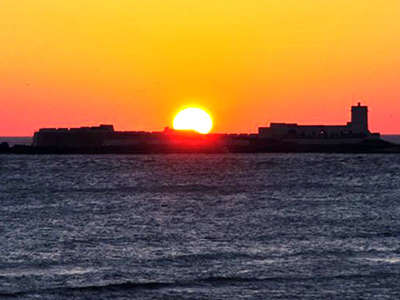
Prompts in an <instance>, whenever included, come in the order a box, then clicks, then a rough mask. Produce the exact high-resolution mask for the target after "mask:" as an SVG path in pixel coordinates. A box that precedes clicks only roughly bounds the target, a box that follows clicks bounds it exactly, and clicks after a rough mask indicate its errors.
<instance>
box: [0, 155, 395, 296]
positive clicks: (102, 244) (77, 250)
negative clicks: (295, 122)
mask: <svg viewBox="0 0 400 300" xmlns="http://www.w3.org/2000/svg"><path fill="white" fill-rule="evenodd" d="M399 183H400V156H399V155H316V154H260V155H254V154H251V155H234V154H228V155H159V156H157V155H154V156H146V155H142V156H112V155H110V156H10V155H3V156H0V201H1V205H0V297H1V298H2V299H3V298H4V299H8V298H9V299H15V298H20V299H134V298H137V299H154V298H164V299H165V298H166V299H169V298H170V299H266V298H268V299H273V298H276V299H278V298H279V299H293V298H301V299H326V298H337V299H355V298H376V299H385V298H386V299H393V298H398V297H399V296H400V288H399V287H398V280H399V278H400V184H399Z"/></svg>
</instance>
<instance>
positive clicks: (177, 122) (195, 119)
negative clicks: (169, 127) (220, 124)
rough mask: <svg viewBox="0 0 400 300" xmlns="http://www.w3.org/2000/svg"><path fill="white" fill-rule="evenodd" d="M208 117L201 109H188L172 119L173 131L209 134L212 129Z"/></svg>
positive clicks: (210, 120)
mask: <svg viewBox="0 0 400 300" xmlns="http://www.w3.org/2000/svg"><path fill="white" fill-rule="evenodd" d="M212 125H213V123H212V119H211V117H210V115H209V114H208V113H207V112H205V111H204V110H202V109H201V108H196V107H189V108H186V109H183V110H181V111H180V112H179V113H178V114H177V115H176V116H175V118H174V122H173V127H174V129H175V130H194V131H197V132H199V133H203V134H206V133H209V132H210V130H211V128H212Z"/></svg>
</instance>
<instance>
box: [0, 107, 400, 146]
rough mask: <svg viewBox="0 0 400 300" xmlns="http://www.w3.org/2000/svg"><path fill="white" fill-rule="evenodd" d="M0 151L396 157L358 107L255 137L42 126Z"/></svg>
mask: <svg viewBox="0 0 400 300" xmlns="http://www.w3.org/2000/svg"><path fill="white" fill-rule="evenodd" d="M0 152H1V153H20V154H127V153H258V152H325V153H400V145H396V144H392V143H389V142H386V141H384V140H382V139H381V138H380V134H379V133H371V132H370V131H369V129H368V107H367V106H362V105H361V104H360V103H358V105H357V106H353V107H352V109H351V121H350V122H348V123H347V124H346V125H338V126H332V125H298V124H287V123H271V124H270V127H260V128H259V129H258V133H257V134H199V133H196V132H194V131H181V130H173V129H170V128H168V127H167V128H165V130H164V131H160V132H145V131H115V130H114V127H113V125H100V126H95V127H80V128H69V129H68V128H42V129H40V130H39V131H38V132H35V134H34V137H33V144H32V145H31V146H23V145H14V146H13V147H9V146H8V145H6V144H4V143H3V144H1V145H0Z"/></svg>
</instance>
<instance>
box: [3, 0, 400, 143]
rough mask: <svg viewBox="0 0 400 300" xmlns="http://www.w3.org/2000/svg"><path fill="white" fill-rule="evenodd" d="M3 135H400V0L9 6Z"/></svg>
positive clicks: (33, 2)
mask: <svg viewBox="0 0 400 300" xmlns="http://www.w3.org/2000/svg"><path fill="white" fill-rule="evenodd" d="M0 28H1V30H0V136H24V135H32V133H33V132H34V131H35V130H37V129H38V128H40V127H73V126H83V125H96V124H99V123H112V124H114V125H115V127H116V129H118V130H162V129H163V127H164V126H171V124H172V120H173V116H174V115H175V114H176V113H177V111H178V110H179V109H180V108H181V107H184V106H188V105H190V104H192V105H198V106H201V107H204V108H206V109H207V110H208V111H209V112H210V113H211V114H212V117H213V119H214V129H213V131H214V132H255V131H256V130H257V127H258V126H260V125H266V124H268V123H269V122H278V121H285V122H298V123H309V124H318V123H320V124H321V123H326V124H336V123H337V124H344V123H346V122H347V121H348V120H349V118H350V106H351V105H352V104H356V103H357V102H358V101H359V100H361V101H362V102H363V103H364V104H366V105H368V106H369V107H370V129H372V130H373V131H380V132H382V133H400V1H399V0H386V1H382V0H368V1H366V0H351V1H349V0H335V1H330V0H302V1H299V0H246V1H244V0H229V1H228V0H107V1H101V0H79V1H78V0H68V1H67V0H57V1H55V0H19V1H16V0H1V1H0Z"/></svg>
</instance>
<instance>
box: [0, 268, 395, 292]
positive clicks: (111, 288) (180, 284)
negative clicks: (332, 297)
mask: <svg viewBox="0 0 400 300" xmlns="http://www.w3.org/2000/svg"><path fill="white" fill-rule="evenodd" d="M399 275H400V274H399V273H389V272H387V273H385V272H376V273H368V274H338V275H332V276H317V277H316V276H310V277H309V276H272V277H263V278H256V277H239V276H210V277H205V278H199V279H197V280H187V281H172V282H167V281H165V282H162V281H160V282H158V281H154V282H133V281H126V282H119V283H104V284H102V285H86V286H69V287H56V288H47V289H37V290H26V291H16V292H12V291H9V292H7V291H4V292H1V291H0V297H21V296H27V295H31V294H53V295H57V294H60V295H61V294H62V295H68V294H77V293H79V294H82V293H108V292H124V291H126V292H128V291H135V290H161V289H176V288H194V287H197V288H199V287H200V288H201V287H203V288H210V287H226V286H231V285H237V284H247V283H248V284H254V283H267V282H275V283H282V282H308V281H313V282H318V281H327V280H329V281H330V280H345V281H348V280H365V279H374V278H380V279H381V280H382V279H390V278H398V276H399Z"/></svg>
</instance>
